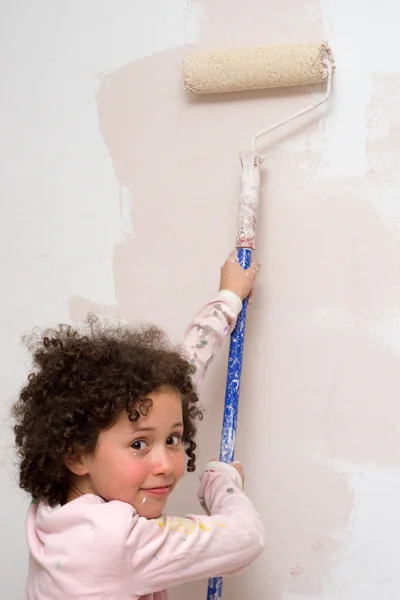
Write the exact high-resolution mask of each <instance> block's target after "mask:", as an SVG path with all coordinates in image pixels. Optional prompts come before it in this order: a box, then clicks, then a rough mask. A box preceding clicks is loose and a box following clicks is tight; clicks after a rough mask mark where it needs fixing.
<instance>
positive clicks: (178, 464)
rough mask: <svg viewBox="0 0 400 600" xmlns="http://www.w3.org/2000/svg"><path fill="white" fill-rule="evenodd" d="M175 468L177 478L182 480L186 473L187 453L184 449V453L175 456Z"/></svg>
mask: <svg viewBox="0 0 400 600" xmlns="http://www.w3.org/2000/svg"><path fill="white" fill-rule="evenodd" d="M174 468H175V478H176V479H180V478H181V477H182V476H183V474H184V472H185V451H184V450H183V449H182V452H179V454H176V455H175V460H174Z"/></svg>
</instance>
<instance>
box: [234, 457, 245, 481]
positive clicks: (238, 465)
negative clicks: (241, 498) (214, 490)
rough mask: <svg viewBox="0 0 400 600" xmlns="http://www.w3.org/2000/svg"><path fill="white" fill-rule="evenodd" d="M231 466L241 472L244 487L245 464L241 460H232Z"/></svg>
mask: <svg viewBox="0 0 400 600" xmlns="http://www.w3.org/2000/svg"><path fill="white" fill-rule="evenodd" d="M231 467H233V468H234V469H236V471H237V472H238V473H239V475H240V477H241V478H242V483H243V487H244V480H245V476H244V471H243V465H242V463H241V462H237V461H235V462H232V463H231Z"/></svg>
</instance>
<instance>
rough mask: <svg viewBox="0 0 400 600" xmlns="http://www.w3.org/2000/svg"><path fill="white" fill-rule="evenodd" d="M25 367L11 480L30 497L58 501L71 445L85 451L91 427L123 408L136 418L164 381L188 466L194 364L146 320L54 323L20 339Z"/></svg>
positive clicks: (196, 412) (95, 430) (191, 463)
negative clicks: (27, 355) (27, 356)
mask: <svg viewBox="0 0 400 600" xmlns="http://www.w3.org/2000/svg"><path fill="white" fill-rule="evenodd" d="M24 341H25V343H26V345H27V346H28V348H29V350H30V351H31V353H32V355H33V371H32V373H30V375H29V376H28V380H27V382H26V384H25V385H24V387H23V388H22V390H21V392H20V394H19V398H18V400H17V402H16V403H15V404H14V406H13V408H12V415H13V418H14V427H13V428H14V434H15V441H16V445H17V448H18V457H19V485H20V487H21V488H22V489H24V490H26V491H27V492H29V493H30V494H31V496H32V497H33V499H34V500H36V501H42V500H45V501H47V502H48V503H49V504H50V505H51V506H54V505H55V504H63V503H64V502H65V501H66V497H67V493H68V489H69V484H70V471H69V470H68V468H67V467H66V466H65V463H64V459H65V457H66V456H68V455H70V454H72V453H73V452H74V449H76V448H79V449H81V450H82V451H84V452H87V453H89V454H90V453H93V452H94V450H95V447H96V443H97V438H98V435H99V432H100V431H102V430H104V429H106V428H108V427H109V426H110V425H112V424H113V423H114V422H115V421H116V420H117V419H118V417H119V415H120V414H121V413H122V412H123V411H127V412H128V414H129V418H130V419H131V420H132V421H137V420H138V419H139V418H140V416H141V415H144V414H146V413H147V411H148V410H149V409H150V407H151V400H150V399H149V398H148V395H149V394H151V393H152V392H154V391H156V390H158V389H160V388H161V387H163V386H170V387H171V388H173V389H174V390H176V392H177V393H178V394H179V395H180V397H181V399H182V413H183V427H184V431H183V438H182V441H183V443H184V446H185V450H186V454H187V456H188V461H187V470H188V471H194V470H195V468H196V467H195V464H196V454H195V449H196V443H195V441H194V439H195V436H196V432H197V426H196V419H201V418H202V412H201V410H200V409H199V408H198V406H197V405H196V404H197V402H198V395H197V392H196V389H195V387H194V384H193V382H192V375H193V373H194V372H195V367H194V366H193V365H191V364H190V363H189V362H188V360H187V359H186V358H185V356H184V354H183V352H182V351H181V349H180V348H179V347H174V346H172V345H171V344H170V343H169V342H168V340H167V338H166V336H165V334H164V333H163V331H162V330H161V329H159V328H158V327H156V326H154V325H143V324H142V325H138V326H125V325H122V324H120V323H111V322H106V323H101V322H100V320H99V319H98V318H97V317H95V316H94V315H89V317H88V318H87V320H86V322H85V323H84V324H83V326H82V328H80V329H75V328H73V327H71V326H69V325H60V326H58V327H57V328H54V329H48V330H46V331H44V332H43V333H42V332H39V333H34V334H32V335H30V336H27V337H25V338H24Z"/></svg>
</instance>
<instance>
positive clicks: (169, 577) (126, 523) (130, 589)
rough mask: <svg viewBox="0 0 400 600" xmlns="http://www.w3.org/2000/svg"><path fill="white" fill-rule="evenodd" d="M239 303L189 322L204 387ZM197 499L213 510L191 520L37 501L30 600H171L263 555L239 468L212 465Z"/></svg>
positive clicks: (121, 507) (216, 304)
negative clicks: (183, 588) (178, 591)
mask: <svg viewBox="0 0 400 600" xmlns="http://www.w3.org/2000/svg"><path fill="white" fill-rule="evenodd" d="M240 308H241V302H240V299H239V298H238V297H237V296H235V295H234V294H232V293H231V292H227V291H223V292H220V293H219V294H218V296H217V298H216V299H215V300H213V301H212V302H210V303H209V304H207V305H206V306H205V307H204V308H202V309H201V311H200V312H199V313H198V314H197V316H196V318H195V319H194V320H193V321H192V323H191V324H190V325H189V327H188V329H187V331H186V335H185V340H184V344H185V348H186V351H187V352H188V354H189V356H190V357H191V360H193V361H194V363H195V365H196V367H197V370H196V374H195V379H196V382H197V383H199V382H200V381H201V380H202V379H203V378H204V375H205V373H206V371H207V367H208V365H209V364H210V363H211V361H212V359H213V356H215V354H216V352H217V351H218V350H219V348H220V347H221V345H222V342H223V341H224V339H225V337H226V336H227V335H228V334H229V333H230V332H231V331H232V329H233V328H234V326H235V323H236V319H237V315H238V313H239V312H240ZM198 496H199V500H200V503H201V505H202V507H203V508H204V509H205V511H206V513H207V514H206V515H188V516H186V517H184V518H182V517H168V516H164V515H162V516H160V517H159V518H158V519H146V518H144V517H140V516H139V515H138V514H137V512H136V511H135V509H134V508H133V507H132V506H131V505H130V504H127V503H125V502H120V501H116V500H113V501H111V502H105V501H104V500H103V499H102V498H100V497H98V496H96V495H94V494H86V495H84V496H81V497H79V498H77V499H76V500H73V501H72V502H69V503H67V504H65V505H64V506H55V507H50V506H48V505H47V504H46V503H39V504H32V505H31V506H30V508H29V511H28V515H27V522H26V534H27V540H28V546H29V553H30V557H29V574H28V580H27V585H26V600H137V599H138V598H140V599H141V600H168V595H167V592H166V591H165V590H166V589H167V588H169V587H172V586H175V585H179V584H182V583H185V582H187V581H191V580H195V579H201V578H206V577H213V576H219V575H222V576H224V575H231V574H234V573H236V572H238V571H240V570H241V569H243V568H244V567H246V566H247V565H248V564H250V563H251V562H252V561H253V560H254V559H255V558H256V557H257V556H258V555H259V554H260V552H261V551H262V548H263V544H264V532H263V527H262V523H261V521H260V517H259V515H258V513H257V511H256V509H255V508H254V506H253V504H252V502H251V501H250V500H249V498H247V496H246V495H245V493H244V492H243V490H242V482H241V479H240V477H239V475H238V473H237V471H236V470H235V469H234V468H233V467H231V466H230V465H226V464H223V463H219V462H212V463H209V465H208V466H207V468H206V471H205V472H204V474H203V476H202V479H201V483H200V488H199V492H198Z"/></svg>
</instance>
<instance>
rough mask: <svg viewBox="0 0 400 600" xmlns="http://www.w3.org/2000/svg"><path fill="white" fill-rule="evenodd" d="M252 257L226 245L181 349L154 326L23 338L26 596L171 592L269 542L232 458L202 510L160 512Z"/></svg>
mask: <svg viewBox="0 0 400 600" xmlns="http://www.w3.org/2000/svg"><path fill="white" fill-rule="evenodd" d="M258 268H259V265H258V263H254V264H253V265H252V266H251V267H250V269H248V270H247V271H244V270H243V269H242V268H241V267H240V265H239V264H238V262H237V261H236V259H235V258H234V256H233V254H232V255H230V257H229V258H228V259H227V261H226V262H225V264H224V266H223V268H222V269H221V279H220V292H219V294H218V295H217V297H216V298H215V299H214V300H213V301H212V302H210V303H209V304H207V305H206V306H205V307H204V308H203V309H202V310H201V311H200V312H199V313H198V315H197V317H196V319H195V320H194V321H193V322H192V323H191V324H190V326H189V328H188V329H187V332H186V335H185V342H184V346H185V354H186V356H185V355H184V354H183V352H182V351H180V350H179V349H177V348H174V347H172V346H171V345H170V344H169V343H168V342H167V340H166V339H165V336H164V334H163V333H162V332H161V331H160V330H159V329H157V328H155V327H154V326H148V325H147V326H144V325H142V326H139V327H135V328H131V327H123V326H122V325H118V326H115V327H111V326H105V325H102V324H101V323H100V322H99V321H98V320H97V319H96V318H94V317H90V318H89V319H88V321H87V323H86V327H85V330H84V331H83V332H82V331H78V330H76V329H73V328H72V327H69V326H65V325H61V326H60V327H59V328H57V329H53V330H48V331H47V332H45V333H44V335H43V336H42V337H41V338H40V339H39V340H36V341H34V340H31V343H30V349H31V350H32V352H33V358H34V365H35V369H34V371H33V372H32V373H31V374H30V375H29V377H28V381H27V383H26V384H25V386H24V387H23V388H22V390H21V393H20V396H19V399H18V401H17V402H16V404H15V405H14V408H13V414H14V419H15V425H14V432H15V438H16V444H17V447H18V454H19V458H20V467H19V482H20V487H21V488H22V489H24V490H26V491H27V492H29V493H30V494H31V496H32V498H33V502H32V504H31V506H30V508H29V511H28V516H27V523H26V534H27V540H28V546H29V553H30V560H29V574H28V580H27V586H26V598H27V600H72V599H75V600H77V599H79V600H89V599H90V600H95V599H96V600H100V599H101V600H136V599H138V598H141V599H142V600H166V599H167V595H166V592H165V591H163V590H165V588H167V587H170V586H175V585H177V584H181V583H184V582H186V581H190V580H194V579H199V578H205V577H212V576H218V575H228V574H233V573H235V572H237V571H238V570H240V569H242V568H243V567H245V566H247V565H249V564H250V563H251V562H252V561H253V560H254V559H255V558H256V557H257V556H258V555H259V554H260V552H261V550H262V548H263V544H264V538H263V535H264V534H263V528H262V524H261V522H260V518H259V516H258V514H257V512H256V510H255V508H254V506H253V504H252V503H251V501H250V500H249V499H248V498H247V496H246V495H245V494H244V492H243V475H242V472H241V469H240V466H238V465H237V464H236V465H227V464H223V463H219V462H217V461H213V462H211V463H209V464H208V466H207V467H206V469H205V472H204V473H203V476H202V478H201V483H200V488H199V499H200V502H201V505H202V506H203V508H204V509H205V512H206V516H203V515H201V516H200V515H188V516H187V517H185V518H177V517H167V516H165V515H164V514H163V511H164V508H165V504H166V502H167V499H168V497H169V495H170V494H171V492H172V491H173V490H174V488H175V487H176V485H177V484H178V482H179V480H180V478H181V477H182V475H183V472H184V470H185V452H186V455H187V462H186V469H187V470H188V471H194V469H195V462H196V454H195V449H196V443H195V441H194V440H195V434H196V420H197V419H201V417H202V413H201V411H200V409H199V408H198V406H197V402H198V395H197V390H196V388H197V385H198V384H199V383H200V381H201V380H202V379H203V377H204V375H205V372H206V370H207V367H208V365H209V364H210V362H211V360H212V358H213V356H214V355H215V353H216V352H217V351H218V350H219V348H220V347H221V345H222V342H223V340H224V338H225V337H226V336H227V335H228V334H229V333H230V332H231V331H232V329H233V328H234V326H235V323H236V319H237V315H238V313H239V312H240V310H241V306H242V300H243V299H244V298H246V297H247V296H248V294H249V293H250V292H251V290H252V286H253V283H254V280H255V277H256V273H257V270H258Z"/></svg>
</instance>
